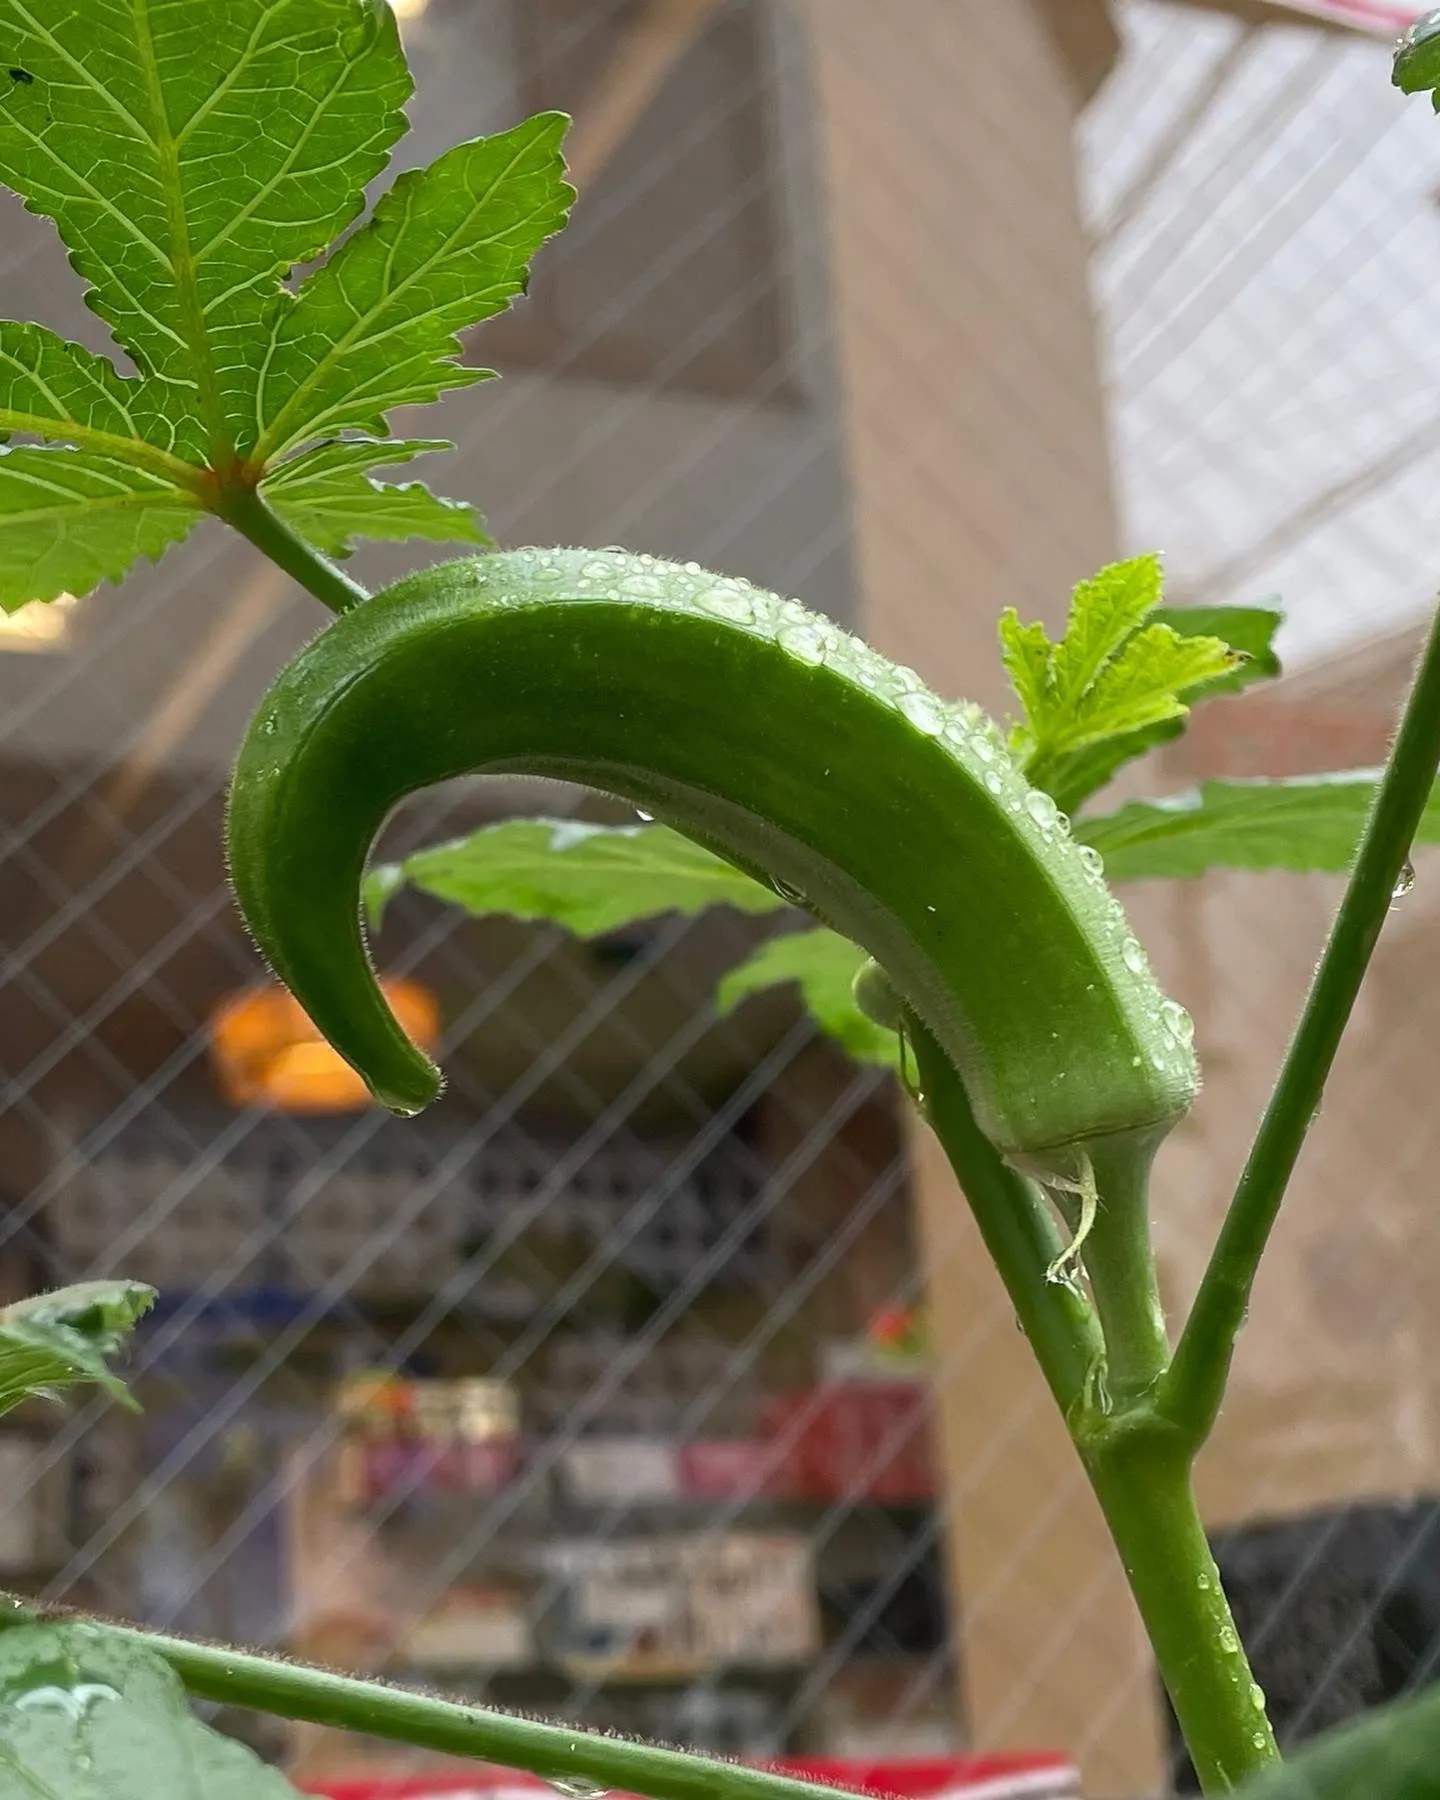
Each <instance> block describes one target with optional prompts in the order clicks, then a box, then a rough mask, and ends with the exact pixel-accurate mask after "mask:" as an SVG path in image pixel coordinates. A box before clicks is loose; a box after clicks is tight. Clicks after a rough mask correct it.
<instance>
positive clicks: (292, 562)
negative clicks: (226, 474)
mask: <svg viewBox="0 0 1440 1800" xmlns="http://www.w3.org/2000/svg"><path fill="white" fill-rule="evenodd" d="M215 510H216V512H217V513H218V514H219V516H220V517H221V518H222V519H224V521H225V523H226V524H227V525H230V526H233V527H234V529H235V530H236V531H238V532H239V533H240V535H241V536H242V537H245V538H248V539H249V540H250V542H251V543H252V544H253V545H254V546H255V548H256V549H257V550H259V551H260V552H261V553H262V554H263V555H265V556H268V557H269V558H270V560H271V562H273V563H275V564H276V565H277V566H278V567H280V568H282V569H283V570H284V571H285V573H286V574H287V575H288V576H290V577H291V579H292V580H294V581H298V582H299V584H300V586H301V587H303V588H304V589H305V591H306V592H307V593H309V594H313V595H314V596H315V598H316V599H317V600H318V601H319V602H320V603H321V605H322V606H327V607H329V609H330V611H331V612H335V613H341V612H349V610H350V608H351V607H352V606H359V605H361V604H362V602H364V601H366V600H368V599H369V598H370V596H369V594H368V593H367V592H366V591H365V589H364V588H363V587H361V586H360V584H359V583H358V582H356V581H352V580H351V579H350V577H349V576H348V575H347V574H346V573H345V572H344V570H343V569H337V568H336V567H335V565H334V563H332V562H331V561H330V559H329V558H328V557H325V556H322V555H321V554H320V552H319V551H318V550H315V549H312V548H311V546H310V545H309V544H307V543H306V542H305V540H304V539H303V538H302V537H299V536H297V535H296V533H295V532H293V531H292V530H291V529H290V527H289V526H288V525H287V524H286V523H285V521H284V520H283V519H282V518H280V516H279V515H278V514H277V513H276V512H275V511H274V510H273V509H272V508H271V507H269V506H267V505H266V503H265V500H264V497H263V496H262V495H261V494H259V493H258V492H257V491H256V490H255V489H254V488H248V487H247V488H233V489H229V490H227V491H226V492H225V493H224V494H223V495H222V496H221V498H220V500H219V501H218V502H217V503H216V508H215Z"/></svg>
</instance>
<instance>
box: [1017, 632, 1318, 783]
mask: <svg viewBox="0 0 1440 1800" xmlns="http://www.w3.org/2000/svg"><path fill="white" fill-rule="evenodd" d="M1282 617H1283V615H1282V614H1281V613H1280V612H1279V611H1278V610H1277V609H1275V608H1273V607H1259V606H1195V607H1188V606H1176V607H1164V606H1162V607H1157V608H1156V609H1155V611H1154V612H1152V613H1151V614H1150V615H1149V619H1150V624H1151V625H1164V626H1166V627H1168V629H1169V630H1170V631H1172V632H1174V633H1175V634H1176V635H1177V636H1178V637H1181V638H1190V637H1206V638H1211V639H1214V640H1218V641H1219V642H1222V643H1224V644H1227V645H1228V646H1229V647H1230V649H1231V650H1232V651H1233V652H1234V653H1235V655H1236V659H1237V660H1236V661H1235V664H1234V666H1232V667H1231V668H1230V669H1228V670H1227V671H1225V672H1222V673H1221V674H1219V675H1217V676H1215V677H1213V678H1212V679H1210V680H1206V681H1201V682H1199V683H1197V684H1196V685H1195V686H1193V687H1191V688H1188V689H1187V690H1185V693H1184V705H1183V706H1182V707H1181V709H1180V711H1179V713H1178V714H1174V715H1172V716H1170V717H1168V718H1165V719H1162V720H1159V721H1157V722H1156V723H1153V724H1149V725H1143V726H1140V727H1138V728H1136V729H1133V730H1122V731H1115V732H1112V733H1110V734H1109V735H1108V736H1106V737H1103V738H1100V739H1098V740H1096V741H1095V742H1093V743H1089V744H1085V745H1084V746H1083V747H1080V748H1076V749H1071V750H1067V751H1061V752H1059V753H1058V754H1052V755H1051V756H1050V757H1049V758H1048V759H1045V760H1044V761H1041V760H1040V759H1038V758H1034V757H1032V758H1031V762H1030V767H1029V769H1028V773H1029V775H1030V778H1031V779H1032V780H1037V778H1038V784H1039V785H1041V786H1043V787H1044V788H1045V790H1046V792H1047V793H1048V794H1049V795H1050V796H1051V798H1052V799H1053V800H1054V801H1055V803H1056V805H1057V806H1059V807H1060V808H1061V809H1062V810H1063V811H1065V812H1069V813H1073V812H1075V811H1077V810H1078V809H1079V807H1081V806H1083V805H1084V803H1085V801H1086V800H1088V799H1089V798H1090V797H1091V796H1092V795H1093V794H1096V793H1098V792H1099V790H1100V789H1101V788H1103V787H1105V786H1106V785H1107V783H1109V782H1110V781H1112V780H1113V779H1114V777H1115V775H1116V774H1117V772H1118V771H1119V770H1120V769H1122V768H1123V767H1124V766H1125V764H1126V763H1127V762H1133V761H1134V760H1135V758H1137V757H1140V756H1144V755H1146V754H1147V753H1148V752H1149V751H1151V750H1153V749H1154V748H1155V747H1156V746H1157V745H1158V744H1162V743H1166V742H1168V741H1169V740H1171V739H1173V738H1177V737H1179V736H1180V734H1181V733H1182V732H1183V731H1184V729H1185V721H1186V717H1187V716H1188V712H1189V709H1190V708H1191V707H1193V706H1195V705H1197V704H1199V702H1201V701H1202V700H1209V699H1212V698H1214V697H1215V696H1217V695H1219V694H1227V693H1238V692H1240V691H1241V690H1242V689H1244V688H1247V687H1249V686H1250V685H1251V684H1252V683H1254V682H1257V681H1265V680H1269V679H1270V678H1272V677H1273V676H1276V675H1278V674H1279V673H1280V662H1279V658H1278V657H1277V656H1276V655H1275V651H1274V648H1273V640H1274V637H1275V633H1276V631H1277V630H1278V629H1279V626H1280V624H1281V621H1282Z"/></svg>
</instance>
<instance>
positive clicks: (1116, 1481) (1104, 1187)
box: [910, 1019, 1278, 1794]
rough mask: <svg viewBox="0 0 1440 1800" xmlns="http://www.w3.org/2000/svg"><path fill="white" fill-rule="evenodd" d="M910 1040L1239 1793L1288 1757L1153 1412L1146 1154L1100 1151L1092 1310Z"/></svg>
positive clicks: (1129, 1566)
mask: <svg viewBox="0 0 1440 1800" xmlns="http://www.w3.org/2000/svg"><path fill="white" fill-rule="evenodd" d="M910 1034H911V1037H912V1040H913V1043H914V1047H915V1059H916V1065H917V1068H918V1070H919V1076H920V1092H921V1095H922V1104H923V1107H924V1111H925V1116H926V1118H927V1119H928V1121H929V1123H930V1125H931V1127H932V1129H933V1130H934V1132H935V1134H936V1136H937V1137H938V1138H939V1140H940V1142H941V1145H942V1146H943V1148H944V1150H945V1153H946V1156H947V1157H948V1158H949V1160H950V1164H951V1166H952V1167H953V1168H954V1170H955V1173H956V1175H957V1177H958V1178H959V1181H960V1185H961V1187H962V1189H963V1190H964V1192H965V1196H966V1199H967V1200H968V1202H969V1204H970V1209H971V1211H972V1212H973V1213H974V1215H975V1219H976V1222H977V1224H978V1225H979V1228H980V1233H981V1236H982V1237H983V1238H984V1240H985V1244H986V1248H987V1249H988V1250H989V1252H990V1255H991V1257H992V1258H993V1259H994V1262H995V1265H996V1268H997V1269H998V1270H999V1272H1000V1277H1001V1279H1002V1280H1003V1281H1004V1283H1005V1287H1006V1291H1007V1292H1008V1294H1009V1297H1010V1300H1011V1303H1012V1304H1013V1306H1014V1308H1015V1313H1016V1316H1017V1318H1018V1319H1019V1321H1020V1323H1021V1325H1022V1327H1023V1328H1024V1330H1025V1333H1026V1336H1027V1337H1028V1338H1029V1339H1030V1343H1031V1347H1032V1348H1033V1350H1034V1351H1035V1355H1036V1358H1037V1360H1038V1361H1039V1364H1040V1367H1041V1369H1042V1371H1043V1373H1044V1375H1045V1379H1046V1382H1047V1383H1048V1385H1049V1387H1050V1391H1051V1392H1052V1394H1053V1395H1054V1396H1055V1399H1056V1400H1057V1402H1058V1403H1059V1405H1060V1409H1061V1411H1062V1412H1063V1413H1064V1415H1065V1420H1066V1423H1067V1425H1068V1426H1069V1428H1070V1433H1071V1436H1072V1437H1073V1438H1074V1440H1075V1446H1076V1449H1077V1450H1078V1452H1079V1454H1080V1459H1081V1462H1082V1464H1083V1466H1084V1469H1085V1473H1086V1475H1087V1477H1088V1479H1089V1481H1090V1484H1091V1486H1092V1488H1093V1489H1094V1491H1095V1495H1096V1498H1097V1499H1098V1500H1099V1502H1100V1507H1101V1510H1102V1512H1103V1513H1104V1515H1105V1521H1106V1524H1107V1525H1108V1527H1109V1529H1110V1534H1111V1536H1112V1538H1113V1539H1114V1541H1115V1546H1116V1549H1117V1550H1118V1552H1119V1555H1120V1560H1121V1563H1122V1565H1123V1567H1124V1570H1125V1576H1126V1580H1127V1581H1128V1582H1129V1585H1130V1590H1131V1592H1132V1594H1133V1595H1134V1597H1135V1603H1136V1605H1137V1607H1138V1608H1139V1611H1140V1616H1141V1618H1142V1619H1143V1621H1144V1624H1145V1629H1146V1632H1147V1633H1148V1635H1149V1637H1150V1641H1151V1644H1152V1646H1153V1648H1154V1652H1155V1660H1156V1663H1157V1665H1158V1667H1159V1670H1160V1674H1161V1678H1162V1679H1163V1680H1164V1683H1165V1686H1166V1688H1167V1690H1168V1692H1169V1694H1170V1698H1171V1701H1172V1703H1173V1705H1174V1708H1175V1716H1176V1718H1177V1719H1178V1720H1179V1723H1180V1729H1181V1731H1182V1733H1183V1735H1184V1738H1185V1742H1186V1746H1187V1747H1188V1749H1189V1751H1190V1755H1191V1759H1192V1760H1193V1762H1194V1764H1195V1768H1196V1772H1197V1774H1198V1775H1199V1777H1200V1781H1201V1784H1202V1786H1203V1788H1204V1791H1205V1792H1206V1793H1207V1794H1225V1793H1229V1792H1230V1791H1231V1790H1232V1789H1233V1788H1234V1787H1236V1786H1237V1785H1238V1783H1239V1782H1240V1780H1241V1779H1242V1778H1243V1777H1244V1776H1245V1775H1248V1774H1250V1773H1253V1771H1255V1770H1256V1769H1259V1768H1262V1767H1264V1766H1265V1765H1266V1764H1267V1763H1271V1762H1273V1761H1275V1760H1276V1757H1277V1754H1278V1753H1277V1751H1276V1748H1275V1739H1274V1735H1273V1733H1272V1731H1271V1729H1270V1724H1269V1721H1268V1719H1267V1718H1266V1716H1265V1705H1264V1697H1263V1695H1261V1694H1260V1690H1259V1688H1258V1687H1257V1686H1256V1685H1255V1679H1254V1676H1253V1674H1252V1673H1251V1670H1250V1665H1249V1663H1248V1662H1247V1660H1246V1657H1245V1652H1244V1650H1243V1648H1242V1647H1241V1644H1240V1638H1239V1635H1238V1633H1237V1631H1236V1629H1235V1621H1234V1619H1233V1617H1232V1616H1231V1613H1230V1607H1229V1603H1228V1601H1227V1600H1226V1598H1225V1593H1224V1589H1223V1588H1222V1587H1221V1584H1220V1575H1219V1572H1218V1570H1217V1569H1216V1567H1215V1560H1214V1558H1213V1556H1212V1555H1211V1553H1210V1546H1209V1544H1208V1543H1207V1541H1206V1538H1205V1532H1204V1528H1203V1527H1202V1525H1201V1523H1200V1515H1199V1513H1198V1511H1197V1509H1196V1505H1195V1498H1194V1494H1193V1491H1192V1488H1191V1481H1190V1462H1191V1456H1190V1452H1189V1449H1188V1446H1187V1445H1186V1444H1185V1442H1184V1441H1183V1440H1182V1438H1181V1436H1180V1434H1179V1433H1178V1432H1177V1431H1176V1430H1175V1428H1174V1427H1173V1426H1172V1425H1170V1424H1169V1423H1168V1421H1166V1420H1165V1419H1163V1418H1162V1417H1160V1415H1159V1414H1158V1413H1157V1412H1156V1410H1155V1406H1154V1400H1153V1395H1154V1391H1155V1388H1156V1385H1157V1383H1158V1382H1159V1381H1160V1379H1161V1378H1162V1377H1163V1374H1164V1371H1165V1367H1166V1340H1165V1325H1164V1317H1163V1314H1162V1312H1161V1309H1160V1301H1159V1296H1158V1293H1157V1291H1156V1282H1155V1269H1154V1258H1153V1256H1152V1254H1151V1249H1150V1233H1149V1221H1148V1217H1147V1198H1146V1193H1147V1185H1148V1180H1147V1178H1148V1174H1149V1160H1150V1159H1149V1154H1148V1151H1147V1150H1146V1148H1145V1147H1144V1146H1143V1145H1142V1146H1137V1145H1135V1144H1134V1143H1133V1142H1132V1143H1129V1144H1115V1145H1112V1146H1108V1147H1102V1148H1101V1149H1100V1150H1098V1151H1096V1152H1095V1154H1094V1163H1095V1175H1096V1183H1097V1187H1098V1190H1099V1196H1100V1206H1099V1211H1098V1213H1097V1216H1096V1221H1095V1225H1094V1227H1093V1229H1092V1231H1091V1234H1090V1237H1089V1239H1088V1240H1087V1243H1086V1246H1085V1265H1086V1268H1087V1271H1088V1273H1089V1276H1090V1281H1091V1285H1092V1287H1093V1289H1094V1292H1095V1296H1096V1309H1092V1308H1091V1306H1090V1303H1089V1301H1088V1300H1086V1299H1085V1297H1084V1295H1083V1294H1082V1293H1081V1291H1080V1290H1079V1288H1078V1287H1072V1286H1070V1285H1068V1284H1065V1283H1062V1282H1054V1281H1051V1282H1047V1281H1046V1279H1045V1271H1046V1269H1047V1267H1049V1265H1050V1264H1051V1263H1052V1262H1053V1260H1054V1257H1055V1255H1056V1253H1057V1246H1060V1245H1061V1239H1060V1237H1059V1234H1058V1232H1057V1230H1056V1228H1055V1226H1054V1223H1053V1220H1052V1218H1051V1215H1050V1212H1049V1209H1048V1208H1047V1207H1046V1206H1045V1205H1044V1203H1043V1202H1042V1201H1041V1199H1040V1197H1039V1195H1038V1193H1037V1192H1036V1190H1035V1189H1034V1188H1033V1187H1031V1185H1030V1183H1029V1182H1027V1181H1025V1180H1023V1179H1022V1178H1021V1177H1020V1176H1019V1175H1017V1174H1015V1172H1014V1171H1013V1170H1011V1169H1009V1168H1008V1167H1007V1166H1006V1165H1005V1164H1004V1163H1003V1162H1002V1161H1001V1160H1000V1158H999V1156H998V1155H997V1153H996V1152H995V1150H994V1148H993V1146H992V1145H991V1144H990V1143H989V1141H988V1140H987V1139H986V1138H985V1137H984V1136H983V1135H982V1134H981V1133H980V1132H979V1130H978V1129H977V1127H976V1125H975V1121H974V1117H973V1115H972V1113H971V1111H970V1107H969V1103H968V1101H967V1100H966V1098H965V1092H964V1089H963V1087H962V1085H961V1083H960V1079H959V1077H958V1076H957V1075H956V1073H955V1070H954V1067H953V1066H952V1064H951V1063H950V1062H949V1060H948V1058H947V1057H946V1056H945V1055H944V1053H943V1052H942V1051H941V1050H940V1048H939V1046H938V1045H937V1044H936V1043H935V1041H934V1039H933V1038H931V1037H930V1036H929V1034H928V1033H926V1032H925V1030H924V1029H923V1027H921V1026H920V1025H919V1024H918V1022H916V1021H915V1020H913V1019H912V1020H911V1021H910ZM1097 1312H1098V1316H1097ZM1102 1321H1103V1326H1104V1330H1103V1333H1102V1329H1101V1322H1102Z"/></svg>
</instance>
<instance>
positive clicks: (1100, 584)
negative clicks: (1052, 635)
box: [1051, 554, 1163, 715]
mask: <svg viewBox="0 0 1440 1800" xmlns="http://www.w3.org/2000/svg"><path fill="white" fill-rule="evenodd" d="M1162 584H1163V577H1162V574H1161V568H1160V558H1159V557H1158V556H1155V555H1154V554H1149V555H1145V556H1132V557H1129V558H1127V559H1126V560H1125V561H1124V562H1117V563H1111V564H1110V565H1109V567H1108V568H1104V569H1101V570H1100V572H1099V574H1098V575H1092V576H1091V577H1090V578H1089V579H1088V580H1087V581H1082V582H1079V583H1077V585H1076V588H1075V592H1074V594H1073V595H1072V597H1071V601H1070V617H1069V619H1068V621H1067V623H1066V626H1065V635H1064V637H1063V638H1061V640H1060V642H1059V643H1058V644H1057V645H1056V646H1055V652H1054V656H1053V658H1052V664H1051V667H1052V686H1053V689H1054V705H1055V707H1056V709H1057V710H1058V711H1060V712H1062V713H1070V714H1072V715H1073V714H1076V713H1078V712H1079V711H1080V709H1081V707H1082V705H1083V703H1084V700H1085V696H1086V695H1087V694H1088V693H1089V691H1090V689H1091V687H1092V685H1093V684H1094V683H1095V682H1096V681H1097V680H1098V678H1099V676H1100V673H1101V671H1102V670H1103V669H1105V667H1106V666H1107V664H1109V662H1110V661H1111V659H1112V658H1113V657H1115V656H1117V655H1118V654H1119V653H1120V651H1121V649H1122V648H1123V646H1124V645H1125V644H1126V642H1127V641H1128V640H1129V638H1130V637H1131V635H1132V633H1133V632H1135V631H1136V630H1137V629H1138V628H1139V626H1140V625H1142V624H1143V623H1144V621H1145V619H1146V618H1147V617H1148V615H1149V614H1150V613H1151V612H1153V611H1154V609H1155V608H1156V607H1157V606H1158V605H1159V604H1160V593H1161V587H1162Z"/></svg>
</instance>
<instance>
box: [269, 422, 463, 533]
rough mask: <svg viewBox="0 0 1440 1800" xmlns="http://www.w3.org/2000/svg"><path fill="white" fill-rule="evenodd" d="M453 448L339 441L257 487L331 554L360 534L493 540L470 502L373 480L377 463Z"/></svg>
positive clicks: (306, 454) (434, 441)
mask: <svg viewBox="0 0 1440 1800" xmlns="http://www.w3.org/2000/svg"><path fill="white" fill-rule="evenodd" d="M452 448H453V445H451V444H450V443H448V442H447V441H446V440H445V439H443V438H424V439H418V440H411V441H408V442H407V441H403V440H401V439H398V438H390V439H381V440H376V439H374V438H360V439H337V440H336V441H334V442H332V443H328V444H317V445H316V447H315V448H314V449H313V450H305V451H302V452H301V454H300V455H299V456H294V457H292V458H291V459H290V460H289V461H288V462H284V463H281V464H280V466H279V467H278V468H277V469H276V470H275V472H274V473H273V474H272V475H269V476H267V477H266V479H265V480H264V482H262V483H261V487H260V491H261V493H262V494H263V495H264V496H265V498H266V499H267V500H268V501H269V502H270V505H271V506H272V507H273V508H274V510H275V511H276V512H277V513H279V515H280V517H281V518H282V519H284V521H285V523H286V524H287V525H288V526H289V527H290V528H291V530H292V531H295V532H298V533H299V535H300V536H301V537H303V538H304V539H305V540H306V541H307V542H308V543H310V544H313V545H314V546H315V548H316V549H317V550H323V551H324V552H325V553H326V554H327V555H329V556H348V555H349V554H350V552H351V551H352V550H353V549H354V547H355V539H356V538H397V539H406V538H433V539H435V540H436V541H437V542H438V543H442V544H460V543H470V544H488V543H489V542H490V539H489V538H488V537H487V536H486V534H485V529H484V527H483V526H482V525H481V523H480V520H479V518H478V516H477V515H476V512H475V509H474V508H473V507H471V506H466V505H465V504H464V503H463V502H462V501H459V500H442V499H441V498H440V497H439V495H437V494H432V493H431V492H430V490H429V488H427V487H426V486H425V485H424V484H423V483H422V482H418V481H412V482H407V483H404V484H403V485H395V484H393V483H390V482H380V481H372V480H371V478H370V471H371V470H372V469H374V468H375V467H377V466H378V467H382V468H394V467H397V466H398V465H400V464H402V463H408V462H413V461H414V460H415V458H416V457H417V456H428V455H430V454H431V453H432V452H433V451H436V450H449V449H452Z"/></svg>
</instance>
